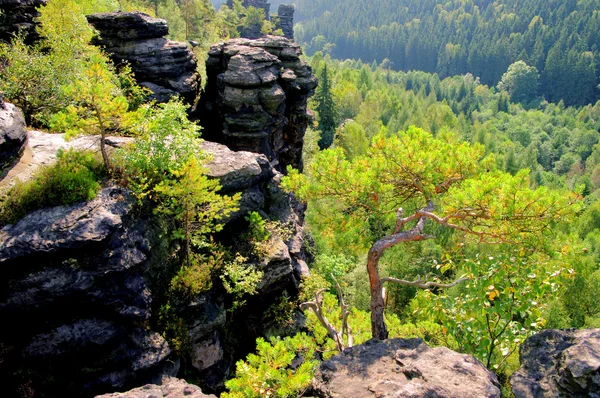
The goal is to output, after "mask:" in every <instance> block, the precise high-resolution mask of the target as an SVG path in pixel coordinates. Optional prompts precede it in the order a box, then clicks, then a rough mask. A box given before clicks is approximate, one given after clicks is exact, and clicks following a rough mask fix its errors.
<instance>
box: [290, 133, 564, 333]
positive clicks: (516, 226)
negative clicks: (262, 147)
mask: <svg viewBox="0 0 600 398" xmlns="http://www.w3.org/2000/svg"><path fill="white" fill-rule="evenodd" d="M494 165H495V161H494V159H493V158H491V157H486V156H485V152H484V148H483V146H481V145H479V144H474V145H471V144H468V143H466V142H459V141H458V140H457V139H456V138H455V137H453V136H452V135H450V134H441V135H440V136H439V137H438V138H434V137H433V136H432V135H431V134H429V133H427V132H425V131H423V130H421V129H418V128H414V127H411V128H409V130H408V131H406V132H400V133H398V134H395V135H392V136H390V137H386V136H384V135H383V134H379V135H378V136H376V137H375V138H374V139H373V142H372V144H371V147H370V149H369V151H368V153H367V154H366V155H364V156H359V157H356V158H354V159H352V160H351V161H349V160H347V159H346V157H345V155H344V152H343V150H342V149H340V148H336V149H329V150H325V151H323V152H321V153H320V154H319V155H317V157H316V159H315V160H314V162H313V163H312V164H311V165H310V167H309V168H308V170H307V174H304V175H302V174H300V173H299V172H298V171H296V170H291V169H290V170H289V176H288V177H286V178H285V179H284V186H285V187H286V189H288V190H293V191H294V192H295V193H296V194H297V195H298V197H299V198H301V199H302V200H305V201H306V200H319V201H324V202H325V206H327V208H328V209H329V211H328V212H327V213H326V214H322V217H321V219H320V220H319V222H321V223H323V225H326V226H327V227H328V228H331V229H335V232H333V231H331V232H332V234H335V233H340V234H346V235H348V236H350V238H349V239H351V240H352V239H353V240H354V241H353V244H355V245H359V247H365V248H368V257H367V269H368V273H369V280H370V289H371V303H370V307H371V331H372V336H373V337H374V338H378V339H386V338H387V337H388V331H387V327H386V325H385V321H384V307H385V302H384V297H383V284H384V283H385V282H393V283H399V284H402V285H408V286H414V287H419V288H423V289H429V288H434V287H436V288H446V287H451V286H454V285H456V284H458V283H460V282H461V281H464V280H465V278H459V279H458V280H456V281H454V282H451V283H441V282H435V281H426V280H421V279H420V278H419V279H418V280H416V281H406V280H402V279H396V278H391V277H390V278H381V276H380V274H379V260H380V259H381V258H382V256H383V255H384V253H385V252H386V250H387V249H389V248H391V247H393V246H396V245H398V244H400V243H404V242H419V241H424V240H427V239H435V236H433V235H432V234H431V232H429V230H428V224H432V223H433V224H437V225H438V226H441V227H445V228H450V229H453V230H455V231H457V232H459V233H462V234H464V239H465V240H466V239H469V238H471V239H474V240H475V241H476V242H478V243H502V242H520V243H521V244H524V243H527V242H528V239H531V238H533V240H531V241H530V242H531V243H532V244H533V245H535V244H539V241H538V240H537V239H539V238H540V236H541V235H542V234H544V233H545V232H546V231H548V230H549V228H550V226H551V225H552V224H553V223H554V222H556V221H558V220H560V219H561V218H563V217H565V216H566V215H568V214H570V213H571V212H572V211H573V208H572V207H571V206H570V205H571V204H572V203H573V201H574V200H575V198H574V197H573V196H571V197H570V196H569V195H565V194H563V193H559V192H556V191H550V190H548V189H547V188H545V187H541V188H538V189H536V190H531V189H530V188H529V178H528V174H529V173H528V171H527V170H523V171H521V172H519V173H517V174H516V175H515V176H512V175H510V174H507V173H504V172H501V171H496V170H494ZM402 206H404V207H406V209H404V208H403V207H402ZM438 228H439V227H438Z"/></svg>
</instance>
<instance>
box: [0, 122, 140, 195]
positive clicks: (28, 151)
mask: <svg viewBox="0 0 600 398" xmlns="http://www.w3.org/2000/svg"><path fill="white" fill-rule="evenodd" d="M26 134H27V145H26V146H25V148H24V150H23V155H22V156H21V158H20V159H19V161H18V162H17V163H16V164H14V165H13V166H12V167H11V168H10V169H8V170H7V171H6V172H5V174H6V175H4V176H3V178H0V189H5V188H7V187H10V186H12V185H13V184H14V183H15V182H16V181H17V179H18V180H20V181H28V180H29V179H31V177H32V176H33V174H34V173H35V172H36V170H37V169H38V168H39V167H42V166H48V165H51V164H53V163H54V162H56V154H57V151H58V150H59V149H63V150H68V149H71V148H72V149H77V150H86V149H93V148H96V149H98V148H99V137H98V136H89V135H83V136H80V137H77V138H74V139H71V140H69V141H67V140H65V135H64V134H48V133H43V132H41V131H35V130H29V131H27V132H26ZM130 140H131V139H130V138H126V137H107V140H106V144H107V145H108V148H109V150H110V149H114V148H116V147H119V146H121V145H123V144H124V143H126V142H128V141H130ZM98 150H99V149H98Z"/></svg>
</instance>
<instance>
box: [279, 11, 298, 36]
mask: <svg viewBox="0 0 600 398" xmlns="http://www.w3.org/2000/svg"><path fill="white" fill-rule="evenodd" d="M295 10H296V9H295V8H294V5H293V4H280V5H279V8H278V9H277V21H275V29H281V30H282V31H283V36H285V37H286V38H288V39H290V40H294V11H295Z"/></svg>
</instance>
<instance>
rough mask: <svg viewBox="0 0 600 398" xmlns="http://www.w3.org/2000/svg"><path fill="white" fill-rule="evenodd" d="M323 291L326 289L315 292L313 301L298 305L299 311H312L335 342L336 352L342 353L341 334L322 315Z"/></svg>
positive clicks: (342, 342)
mask: <svg viewBox="0 0 600 398" xmlns="http://www.w3.org/2000/svg"><path fill="white" fill-rule="evenodd" d="M325 290H326V289H319V290H318V291H317V292H315V300H314V301H308V302H306V303H302V304H300V309H301V310H302V311H306V310H307V309H311V310H313V312H314V313H315V315H316V316H317V318H318V319H319V322H320V323H321V325H322V326H323V327H324V328H325V329H327V332H328V333H329V336H331V338H332V339H333V341H334V342H335V347H336V348H337V350H338V351H339V352H342V351H344V348H345V347H344V341H343V339H342V337H341V334H340V333H338V332H337V330H335V328H334V327H333V325H332V324H331V323H329V321H328V320H327V318H326V317H325V315H324V314H323V293H324V292H325Z"/></svg>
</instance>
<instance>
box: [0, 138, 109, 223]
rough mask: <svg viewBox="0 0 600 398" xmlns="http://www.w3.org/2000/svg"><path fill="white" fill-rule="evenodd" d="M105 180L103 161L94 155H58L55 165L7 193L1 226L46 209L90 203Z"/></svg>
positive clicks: (68, 153) (83, 153)
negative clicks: (88, 201)
mask: <svg viewBox="0 0 600 398" xmlns="http://www.w3.org/2000/svg"><path fill="white" fill-rule="evenodd" d="M104 176H105V169H104V168H103V165H102V161H101V160H100V159H99V157H98V156H97V155H96V154H95V153H93V152H79V151H75V150H68V151H61V152H59V153H58V161H57V162H56V164H55V165H53V166H50V167H44V168H42V169H40V170H39V171H38V172H37V173H36V174H35V176H34V177H33V179H32V180H30V181H28V182H24V183H22V182H18V183H17V184H16V185H15V186H14V187H13V188H11V189H10V191H9V192H8V193H7V196H6V198H5V199H4V201H3V203H2V206H1V207H0V224H10V223H14V222H16V221H18V220H19V219H21V218H22V217H23V216H25V215H26V214H27V213H29V212H32V211H34V210H38V209H42V208H45V207H51V206H59V205H70V204H73V203H77V202H81V201H85V200H90V199H93V198H94V197H95V196H96V194H97V193H98V191H99V190H100V181H101V180H102V178H103V177H104Z"/></svg>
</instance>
